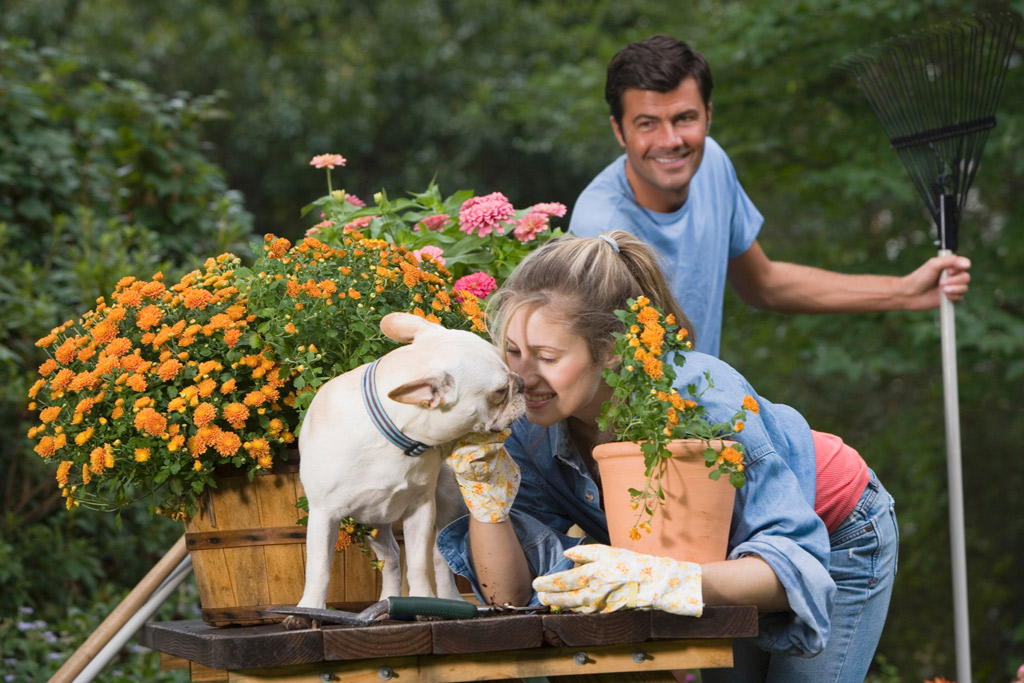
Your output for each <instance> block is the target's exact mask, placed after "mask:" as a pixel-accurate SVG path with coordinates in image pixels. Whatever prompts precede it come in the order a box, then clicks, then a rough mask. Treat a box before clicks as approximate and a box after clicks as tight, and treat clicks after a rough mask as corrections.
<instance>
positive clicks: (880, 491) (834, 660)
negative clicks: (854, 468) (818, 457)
mask: <svg viewBox="0 0 1024 683" xmlns="http://www.w3.org/2000/svg"><path fill="white" fill-rule="evenodd" d="M829 541H830V545H831V546H832V551H831V555H830V564H831V567H830V569H829V573H830V574H831V575H832V578H833V579H834V580H835V582H836V587H837V588H838V591H837V592H836V601H835V605H834V606H833V608H832V615H831V619H830V621H831V634H830V636H829V639H828V645H827V646H826V647H825V649H824V650H823V651H822V652H821V653H819V654H818V655H816V656H814V657H795V656H792V655H781V654H775V653H768V652H764V651H762V650H760V649H758V648H757V646H755V645H754V644H753V643H752V642H750V641H746V640H737V641H735V645H734V646H733V653H734V660H735V666H734V668H733V669H717V670H713V669H707V670H704V671H702V672H701V674H702V680H703V681H704V683H718V682H720V681H744V682H746V681H772V682H777V683H799V682H802V681H806V682H807V683H833V682H834V683H847V682H849V683H863V681H864V678H865V676H867V672H868V667H869V666H870V665H871V661H872V660H873V659H874V656H875V648H877V647H878V640H879V638H880V637H881V635H882V627H883V625H884V624H885V617H886V614H887V613H888V611H889V598H890V597H891V595H892V584H893V581H894V580H895V578H896V564H897V557H898V549H897V546H898V545H899V531H898V529H897V526H896V512H895V509H894V505H893V499H892V496H890V495H889V493H888V491H886V490H885V488H884V487H883V486H882V484H881V482H879V481H878V477H876V476H875V473H874V472H872V473H871V480H870V481H869V482H868V486H867V488H866V489H864V493H863V495H862V496H861V498H860V501H858V503H857V506H856V507H855V508H854V509H853V512H852V513H850V516H849V517H847V518H846V519H845V520H844V521H843V523H842V524H840V525H839V528H837V529H836V530H835V531H833V532H832V534H831V535H830V536H829Z"/></svg>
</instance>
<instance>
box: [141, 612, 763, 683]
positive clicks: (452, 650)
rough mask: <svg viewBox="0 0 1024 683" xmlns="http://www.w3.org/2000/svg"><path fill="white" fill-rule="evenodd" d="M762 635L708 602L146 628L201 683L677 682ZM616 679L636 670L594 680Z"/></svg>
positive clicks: (154, 644) (722, 663) (740, 616)
mask: <svg viewBox="0 0 1024 683" xmlns="http://www.w3.org/2000/svg"><path fill="white" fill-rule="evenodd" d="M756 634H757V609H756V608H754V607H748V606H737V607H707V608H705V610H704V616H702V617H700V618H693V617H681V616H677V615H674V614H667V613H665V612H657V611H653V612H652V611H640V610H637V611H630V612H616V613H611V614H543V615H537V614H517V615H499V616H485V617H477V618H475V619H461V620H445V621H408V622H406V621H397V620H388V621H383V622H381V623H380V625H376V624H374V625H372V626H330V625H329V626H324V627H323V628H322V629H307V630H301V631H285V630H284V628H283V627H282V626H280V625H279V624H273V625H269V626H247V627H225V628H215V627H212V626H207V625H206V624H204V623H203V622H201V621H175V622H164V623H159V622H157V623H148V624H146V625H145V626H144V627H143V628H142V630H141V631H140V632H139V641H140V642H141V643H142V644H143V645H145V646H146V647H149V648H151V649H153V650H157V651H159V652H161V653H165V654H167V655H172V656H174V657H180V658H183V659H185V660H188V662H189V667H190V669H191V676H192V680H193V681H230V682H232V683H235V682H242V681H252V682H255V681H276V682H278V683H286V682H291V681H295V682H298V681H309V682H310V683H316V682H317V681H322V682H324V683H328V682H330V681H345V682H348V683H362V682H366V683H380V681H389V680H394V681H398V682H402V681H424V682H427V683H452V682H457V681H481V680H507V679H516V678H533V677H551V676H553V677H560V676H566V677H572V679H570V678H565V679H564V680H566V681H568V680H615V681H617V682H618V681H626V680H636V681H641V680H644V681H657V680H673V679H672V678H671V676H667V678H666V675H660V676H659V675H652V674H654V672H662V671H666V670H671V669H697V668H720V667H729V666H732V639H733V638H741V637H749V636H754V635H756ZM614 672H634V673H633V674H630V675H628V676H627V675H625V674H621V673H619V674H618V675H616V676H612V677H608V678H603V677H593V678H592V677H591V676H590V675H594V674H608V673H614ZM581 676H582V677H581ZM560 680H561V679H560Z"/></svg>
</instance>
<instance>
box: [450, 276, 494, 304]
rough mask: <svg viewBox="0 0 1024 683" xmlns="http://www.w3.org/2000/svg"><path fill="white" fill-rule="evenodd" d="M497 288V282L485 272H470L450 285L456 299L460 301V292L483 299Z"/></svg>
mask: <svg viewBox="0 0 1024 683" xmlns="http://www.w3.org/2000/svg"><path fill="white" fill-rule="evenodd" d="M497 288H498V283H497V282H496V281H495V280H494V278H493V277H491V276H490V275H488V274H487V273H481V272H476V273H470V274H469V275H464V276H463V277H460V278H459V279H458V280H456V281H455V284H454V285H452V292H454V293H455V299H456V301H459V302H461V301H462V297H461V296H459V293H460V292H469V293H470V294H472V295H473V296H475V297H476V298H478V299H485V298H487V295H488V294H490V293H491V292H493V291H494V290H495V289H497Z"/></svg>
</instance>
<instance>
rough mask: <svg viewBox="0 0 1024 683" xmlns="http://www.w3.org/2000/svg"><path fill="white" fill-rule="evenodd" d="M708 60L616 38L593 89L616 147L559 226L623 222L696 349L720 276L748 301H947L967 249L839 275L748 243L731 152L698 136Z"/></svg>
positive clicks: (963, 281)
mask: <svg viewBox="0 0 1024 683" xmlns="http://www.w3.org/2000/svg"><path fill="white" fill-rule="evenodd" d="M711 90H712V80H711V70H710V68H709V66H708V63H707V61H706V60H705V59H704V56H703V55H701V54H700V53H699V52H696V51H693V50H691V49H690V48H689V47H688V46H687V45H686V43H683V42H681V41H678V40H676V39H674V38H671V37H670V36H664V35H659V36H653V37H651V38H648V39H646V40H644V41H641V42H638V43H631V44H629V45H627V46H626V47H625V48H623V49H622V50H621V51H620V52H619V53H618V54H617V55H615V57H614V58H613V59H612V61H611V63H610V64H609V65H608V77H607V81H606V83H605V99H606V100H607V101H608V105H609V107H610V109H611V124H612V130H613V131H614V132H615V137H616V138H618V140H619V144H620V145H622V147H623V149H624V150H625V154H624V155H623V156H621V157H619V158H618V159H616V160H615V161H614V162H612V163H611V164H610V165H609V166H608V167H607V168H605V169H604V171H602V172H601V173H600V174H599V175H598V176H597V177H596V178H594V180H593V181H591V183H590V185H588V186H587V188H586V189H585V190H584V191H583V193H582V194H580V196H579V198H578V199H577V201H576V205H575V207H574V209H573V213H572V218H571V219H570V222H569V230H570V231H571V232H574V233H576V234H578V235H584V236H594V235H597V234H599V233H601V232H605V231H607V230H612V229H616V228H618V229H622V230H626V231H628V232H631V233H633V234H635V235H637V236H639V237H641V238H643V239H644V240H646V241H647V242H649V243H650V244H651V245H652V246H654V247H655V248H656V249H657V250H658V251H659V252H660V253H661V254H662V255H663V256H664V257H665V260H666V265H667V271H668V275H669V277H670V279H671V284H672V289H673V292H674V293H675V295H676V298H677V299H678V300H679V302H680V303H681V304H682V307H683V310H684V311H685V312H686V314H687V316H689V318H690V320H691V321H692V322H693V325H694V328H695V329H696V338H697V342H696V347H697V349H698V350H700V351H703V352H705V353H709V354H712V355H716V356H717V355H718V351H719V341H720V338H721V328H722V305H723V301H724V296H725V281H726V279H728V281H729V282H730V283H731V284H732V286H733V288H735V290H736V292H737V293H738V294H739V296H740V298H741V299H743V301H745V302H746V303H748V304H750V305H751V306H755V307H757V308H764V309H768V310H773V311H781V312H787V313H842V312H866V311H886V310H896V309H908V310H924V309H928V308H934V307H936V306H938V305H939V301H940V291H941V292H943V293H945V295H946V296H947V297H948V298H949V299H950V300H953V301H959V300H961V299H962V298H963V296H964V294H965V292H966V291H967V287H968V283H969V281H970V273H969V272H968V271H969V269H970V267H971V262H970V260H969V259H967V258H965V257H963V256H957V255H950V256H944V257H934V258H931V259H929V260H928V261H926V262H925V263H924V264H923V265H922V266H920V267H919V268H918V269H917V270H915V271H913V272H912V273H910V274H908V275H906V276H903V277H894V276H884V275H846V274H841V273H836V272H832V271H827V270H822V269H820V268H812V267H809V266H803V265H798V264H795V263H785V262H782V261H772V260H771V259H769V258H768V256H767V255H765V253H764V251H763V250H762V249H761V245H760V244H758V241H757V235H758V233H759V232H760V229H761V224H762V223H763V221H764V219H763V217H762V216H761V214H760V213H759V212H758V210H757V208H756V207H755V206H754V204H753V203H752V202H751V201H750V198H749V197H747V195H746V193H745V192H744V191H743V187H742V186H741V185H740V183H739V180H738V179H737V177H736V172H735V170H734V169H733V167H732V162H730V161H729V157H728V156H727V155H726V154H725V152H724V151H723V150H722V148H721V147H720V146H719V145H718V143H717V142H715V141H714V140H713V139H712V138H710V137H708V131H709V129H710V127H711Z"/></svg>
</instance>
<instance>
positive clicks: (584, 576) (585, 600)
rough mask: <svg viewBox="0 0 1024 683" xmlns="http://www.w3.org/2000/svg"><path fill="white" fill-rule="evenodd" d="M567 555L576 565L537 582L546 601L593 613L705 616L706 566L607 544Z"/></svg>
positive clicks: (580, 547) (536, 587)
mask: <svg viewBox="0 0 1024 683" xmlns="http://www.w3.org/2000/svg"><path fill="white" fill-rule="evenodd" d="M563 554H564V555H565V557H567V558H569V559H570V560H572V561H573V562H575V563H576V567H575V568H573V569H568V570H566V571H563V572H558V573H556V574H550V575H548V576H538V577H537V578H536V579H534V580H533V589H534V590H536V591H537V597H538V599H539V600H540V601H541V603H543V604H545V605H551V606H553V607H561V608H563V609H570V610H573V611H575V612H584V613H587V614H590V613H593V612H615V611H617V610H620V609H629V608H646V609H659V610H662V611H664V612H671V613H672V614H681V615H684V616H689V617H699V616H700V615H701V614H703V612H704V601H703V597H702V595H703V594H702V588H701V566H700V565H699V564H695V563H693V562H681V561H679V560H673V559H671V558H668V557H656V556H654V555H644V554H641V553H635V552H633V551H631V550H626V549H624V548H612V547H609V546H607V545H600V544H591V545H578V546H575V547H573V548H569V549H568V550H566V551H565V552H564V553H563Z"/></svg>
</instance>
